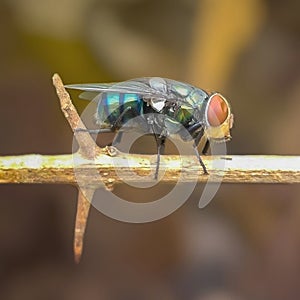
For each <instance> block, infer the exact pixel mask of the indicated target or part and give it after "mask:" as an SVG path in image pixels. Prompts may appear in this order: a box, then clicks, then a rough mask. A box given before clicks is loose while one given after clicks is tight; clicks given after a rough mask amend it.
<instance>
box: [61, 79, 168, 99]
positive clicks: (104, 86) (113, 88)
mask: <svg viewBox="0 0 300 300" xmlns="http://www.w3.org/2000/svg"><path fill="white" fill-rule="evenodd" d="M65 87H66V88H69V89H76V90H81V91H86V92H96V93H102V92H113V93H122V94H125V93H136V94H139V95H145V96H148V97H151V96H156V97H157V96H160V97H162V96H166V94H164V93H162V92H161V91H158V90H155V89H153V88H151V87H150V86H149V84H147V81H146V80H144V79H143V78H141V79H138V80H129V81H124V82H118V83H88V84H70V85H65Z"/></svg>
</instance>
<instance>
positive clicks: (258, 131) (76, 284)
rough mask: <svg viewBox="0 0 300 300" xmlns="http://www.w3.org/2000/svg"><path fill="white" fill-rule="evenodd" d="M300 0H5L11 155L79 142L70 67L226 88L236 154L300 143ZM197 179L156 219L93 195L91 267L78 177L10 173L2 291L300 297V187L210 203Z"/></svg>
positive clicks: (1, 223)
mask: <svg viewBox="0 0 300 300" xmlns="http://www.w3.org/2000/svg"><path fill="white" fill-rule="evenodd" d="M299 12H300V2H299V1H296V0H286V1H280V0H272V1H271V0H243V1H237V0H177V1H172V0H102V1H100V0H59V1H58V0H51V1H49V0H43V1H33V0H24V1H17V0H2V1H0V23H1V26H0V35H1V41H0V45H1V46H0V66H1V71H0V79H1V80H0V91H1V98H0V101H1V102H0V141H1V142H0V145H1V146H0V154H1V155H14V154H24V153H41V154H60V153H70V152H71V150H72V138H73V137H72V133H71V130H70V128H69V127H68V125H67V122H66V120H65V119H64V118H63V115H62V113H61V111H60V108H59V105H58V100H57V97H56V95H55V92H54V89H53V87H52V85H51V77H52V74H53V73H54V72H58V73H60V75H61V76H62V78H63V80H64V82H65V83H79V82H107V81H119V80H126V79H130V78H135V77H141V76H164V77H169V78H173V79H177V80H181V81H185V82H189V83H192V84H194V85H196V86H199V87H202V88H204V89H208V90H218V91H220V92H222V93H223V94H224V95H225V96H226V97H227V98H228V99H229V100H230V102H231V104H232V107H233V112H234V114H235V128H234V129H233V132H232V135H233V140H232V141H231V142H230V143H229V144H228V146H227V147H228V153H229V154H282V155H296V154H299V152H300V139H299V127H300V119H299V112H300V39H299V37H300V17H299ZM75 104H76V105H77V107H78V108H79V110H82V109H83V108H84V107H85V105H86V104H87V103H86V102H84V101H82V100H76V101H75ZM124 190H125V189H124ZM125 192H126V190H125ZM197 192H199V191H198V190H197V189H196V191H195V193H194V194H193V195H192V197H191V198H190V199H189V200H188V201H187V202H186V204H185V205H184V206H183V207H181V208H180V209H179V210H178V211H176V212H175V213H174V214H172V215H171V216H169V217H167V218H165V219H163V220H160V221H157V222H153V223H149V224H138V225H135V224H125V223H121V222H118V221H114V220H112V219H109V218H107V217H106V216H104V215H102V214H101V213H99V212H98V211H96V210H95V209H91V213H90V218H89V223H88V227H87V232H86V238H85V247H84V254H83V257H82V261H81V263H80V264H79V265H75V264H74V261H73V254H72V238H73V225H74V218H75V211H76V197H77V191H76V188H75V187H72V186H67V185H66V186H64V185H18V186H17V185H1V186H0V298H1V299H23V300H25V299H72V300H75V299H113V300H114V299H122V300H123V299H191V300H196V299H197V300H198V299H203V300H227V299H230V300H235V299H237V300H238V299H257V300H259V299H272V300H277V299H278V300H279V299H291V300H292V299H299V298H300V284H299V278H300V230H299V228H300V199H299V196H300V186H299V185H260V184H257V185H242V184H240V185H238V184H235V185H233V184H223V185H222V186H221V188H220V190H219V191H218V194H217V196H216V197H215V199H214V200H213V201H212V202H211V203H210V204H209V206H207V207H206V208H205V209H202V210H200V209H198V208H197V203H198V200H199V195H198V193H197ZM139 195H140V194H139ZM131 197H132V198H133V199H134V200H135V201H139V199H136V198H134V197H135V194H134V193H132V195H131ZM143 200H145V198H143Z"/></svg>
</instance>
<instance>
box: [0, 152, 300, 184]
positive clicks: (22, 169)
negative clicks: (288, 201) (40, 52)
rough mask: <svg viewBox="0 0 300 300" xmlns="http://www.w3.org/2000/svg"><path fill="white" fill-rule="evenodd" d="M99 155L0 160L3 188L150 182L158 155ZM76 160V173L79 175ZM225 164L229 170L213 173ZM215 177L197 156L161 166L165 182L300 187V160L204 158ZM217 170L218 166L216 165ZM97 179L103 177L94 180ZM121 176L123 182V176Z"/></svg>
mask: <svg viewBox="0 0 300 300" xmlns="http://www.w3.org/2000/svg"><path fill="white" fill-rule="evenodd" d="M105 152H107V151H103V154H101V153H100V154H98V155H97V156H96V157H95V158H94V159H93V160H89V159H87V158H84V157H82V156H81V154H79V153H76V154H74V156H73V155H71V154H67V155H38V154H30V155H20V156H2V157H0V183H2V184H4V183H53V184H54V183H64V184H76V183H77V181H76V176H75V174H80V176H81V181H84V182H86V183H87V185H97V184H99V183H100V182H102V183H103V184H104V185H105V186H111V185H114V184H121V183H122V182H124V181H125V182H128V183H130V182H137V181H143V177H145V178H147V180H149V176H148V175H149V174H150V173H151V172H153V170H154V169H155V160H156V156H155V155H136V154H125V153H121V152H118V151H116V153H115V156H113V157H112V156H110V155H107V154H105ZM74 159H75V161H76V168H75V173H74ZM218 160H219V162H221V165H224V167H219V168H218V166H217V167H214V163H217V161H218ZM203 161H204V163H205V165H206V166H207V169H208V171H209V174H210V176H209V177H208V175H204V174H202V171H201V168H200V166H199V164H198V161H197V159H196V157H194V156H183V157H182V156H181V157H179V156H176V155H169V156H164V157H163V159H162V163H161V166H160V173H161V174H163V176H162V178H161V179H160V182H165V183H173V182H177V181H178V179H179V178H180V181H181V182H191V181H197V182H206V181H207V180H208V178H209V180H210V181H220V179H222V182H224V183H225V182H229V183H300V156H274V155H232V156H222V157H217V156H204V157H203ZM216 165H218V164H216ZM95 170H96V174H99V175H100V176H96V177H95ZM120 174H121V176H120Z"/></svg>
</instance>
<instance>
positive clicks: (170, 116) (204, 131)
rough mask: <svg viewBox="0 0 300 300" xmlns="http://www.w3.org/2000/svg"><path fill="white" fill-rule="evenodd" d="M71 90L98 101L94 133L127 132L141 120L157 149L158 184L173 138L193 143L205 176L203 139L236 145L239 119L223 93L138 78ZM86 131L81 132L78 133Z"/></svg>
mask: <svg viewBox="0 0 300 300" xmlns="http://www.w3.org/2000/svg"><path fill="white" fill-rule="evenodd" d="M66 87H67V88H70V89H77V90H81V91H83V93H82V94H81V95H80V98H83V99H87V100H92V99H94V98H95V97H98V98H97V99H98V104H97V111H96V113H95V122H96V124H97V125H98V126H99V129H97V130H88V131H89V132H94V133H101V132H117V131H119V132H120V133H121V134H122V132H121V131H120V129H121V128H122V127H123V126H126V123H127V122H128V121H130V120H133V119H134V118H136V117H139V119H140V120H142V122H140V123H139V124H136V126H138V127H142V129H143V131H144V132H146V133H149V134H152V135H153V136H154V138H155V141H156V144H157V162H156V170H155V176H154V177H155V179H157V177H158V171H159V164H160V155H162V154H164V150H165V141H166V139H167V138H168V136H170V135H171V134H172V135H174V134H175V135H177V136H179V137H180V138H181V139H182V140H183V141H193V148H194V151H195V154H196V156H197V158H198V161H199V163H200V165H201V167H202V169H203V172H204V174H208V172H207V169H206V167H205V165H204V163H203V161H202V159H201V156H200V154H199V151H198V145H199V142H200V140H201V139H202V138H203V139H204V142H205V144H204V145H205V146H204V148H203V149H202V153H203V154H205V153H206V152H207V151H208V149H209V141H210V140H215V141H224V140H225V141H227V140H230V139H231V136H230V129H231V128H232V125H233V115H232V113H231V108H230V105H229V103H228V101H227V100H226V99H225V97H224V96H222V95H221V94H220V93H217V92H213V93H209V92H207V91H204V90H202V89H200V88H197V87H194V86H192V85H189V84H186V83H182V82H179V81H175V80H171V79H166V78H160V77H150V78H137V79H132V80H128V81H124V82H119V83H95V84H70V85H66ZM78 130H79V131H80V129H78Z"/></svg>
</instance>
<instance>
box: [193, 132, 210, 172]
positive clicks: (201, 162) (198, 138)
mask: <svg viewBox="0 0 300 300" xmlns="http://www.w3.org/2000/svg"><path fill="white" fill-rule="evenodd" d="M203 134H204V129H203V127H202V128H201V130H200V131H199V133H198V134H197V136H196V138H195V139H194V145H193V147H194V151H195V154H196V156H197V158H198V161H199V164H200V165H201V167H202V169H203V173H204V174H206V175H208V172H207V169H206V166H205V164H204V162H203V160H202V158H201V156H200V154H199V151H198V145H199V142H200V140H201V138H202V137H203ZM205 146H206V145H205ZM205 146H204V148H205ZM208 146H209V144H208Z"/></svg>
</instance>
